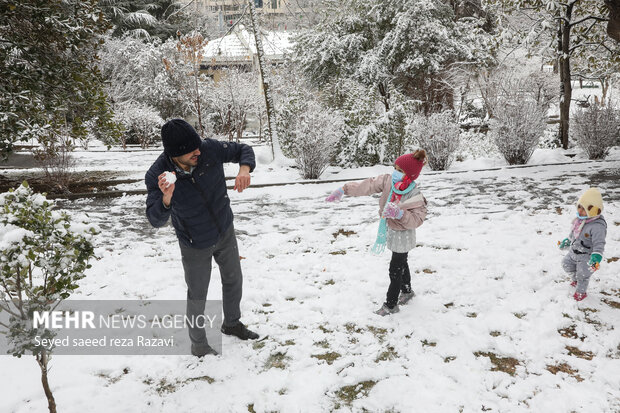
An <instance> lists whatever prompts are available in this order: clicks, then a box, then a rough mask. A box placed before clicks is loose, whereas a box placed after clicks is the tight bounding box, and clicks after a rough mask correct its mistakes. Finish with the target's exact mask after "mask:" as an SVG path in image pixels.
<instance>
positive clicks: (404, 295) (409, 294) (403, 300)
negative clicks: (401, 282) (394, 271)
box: [398, 285, 415, 305]
mask: <svg viewBox="0 0 620 413" xmlns="http://www.w3.org/2000/svg"><path fill="white" fill-rule="evenodd" d="M413 297H415V293H414V292H413V290H412V289H411V286H410V285H407V286H404V287H403V288H402V290H401V292H400V297H398V305H405V304H407V303H408V302H409V300H411V299H412V298H413Z"/></svg>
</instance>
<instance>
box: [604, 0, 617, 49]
mask: <svg viewBox="0 0 620 413" xmlns="http://www.w3.org/2000/svg"><path fill="white" fill-rule="evenodd" d="M605 5H606V6H607V8H608V9H609V22H608V23H607V34H608V35H609V37H611V38H612V39H614V40H615V41H617V42H620V0H605Z"/></svg>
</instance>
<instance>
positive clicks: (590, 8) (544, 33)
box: [491, 0, 620, 149]
mask: <svg viewBox="0 0 620 413" xmlns="http://www.w3.org/2000/svg"><path fill="white" fill-rule="evenodd" d="M491 3H495V4H496V5H497V7H498V8H500V9H502V10H504V11H507V12H510V13H512V14H519V15H521V16H523V17H522V19H519V21H526V22H527V24H521V26H520V27H518V28H514V27H509V25H507V24H506V25H505V24H504V23H500V24H499V25H500V26H505V28H506V30H504V32H503V33H502V37H503V38H510V37H511V36H512V35H514V34H515V32H516V34H517V35H518V36H517V38H518V39H519V40H520V41H523V42H524V44H525V45H526V46H527V47H528V48H529V49H530V50H531V52H532V53H539V54H542V55H550V56H552V60H555V62H556V67H557V70H558V73H559V81H560V96H559V102H560V124H559V130H558V140H559V141H560V142H561V143H562V146H563V147H564V148H565V149H567V148H568V143H569V127H570V111H571V102H572V100H573V96H572V90H573V88H572V80H573V69H574V65H573V60H574V59H576V58H578V57H584V56H586V55H588V54H591V51H592V50H596V49H607V50H608V51H609V52H610V54H611V56H612V57H611V58H612V59H614V60H616V59H618V57H617V56H618V51H619V50H620V49H618V45H617V44H615V43H614V42H613V41H612V40H611V39H609V37H607V36H606V35H605V28H606V23H607V21H608V19H607V14H608V10H607V8H606V7H605V4H604V2H602V1H599V0H571V1H568V2H563V1H560V0H497V1H493V0H492V1H491ZM498 15H499V16H500V18H502V16H501V14H498ZM614 49H615V51H614ZM586 60H587V58H586Z"/></svg>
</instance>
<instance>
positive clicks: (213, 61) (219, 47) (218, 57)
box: [200, 25, 293, 82]
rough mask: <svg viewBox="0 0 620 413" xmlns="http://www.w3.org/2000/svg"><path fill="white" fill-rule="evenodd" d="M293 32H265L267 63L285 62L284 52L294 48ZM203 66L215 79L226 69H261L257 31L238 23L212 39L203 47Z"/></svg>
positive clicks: (201, 66) (264, 42) (263, 37)
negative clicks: (223, 34) (255, 38)
mask: <svg viewBox="0 0 620 413" xmlns="http://www.w3.org/2000/svg"><path fill="white" fill-rule="evenodd" d="M292 35H293V34H292V33H291V32H276V31H265V32H263V36H262V40H263V50H264V52H265V61H266V62H267V64H269V65H272V66H277V65H279V64H282V63H283V62H284V58H285V55H286V54H287V53H289V52H290V51H291V50H292V48H293V44H292V43H291V37H292ZM200 68H201V70H203V71H205V72H206V73H207V74H208V75H209V76H211V77H212V78H213V80H215V81H216V82H217V81H218V80H219V79H220V75H221V73H222V70H223V69H227V68H238V69H241V70H243V71H250V70H255V71H258V56H257V54H256V43H255V40H254V34H253V33H252V32H251V31H248V30H246V29H245V27H244V26H243V25H237V26H235V28H234V29H233V30H232V31H231V33H229V34H227V35H226V36H223V37H220V38H218V39H213V40H210V41H209V43H208V44H207V46H206V47H205V49H204V53H203V58H202V63H201V65H200Z"/></svg>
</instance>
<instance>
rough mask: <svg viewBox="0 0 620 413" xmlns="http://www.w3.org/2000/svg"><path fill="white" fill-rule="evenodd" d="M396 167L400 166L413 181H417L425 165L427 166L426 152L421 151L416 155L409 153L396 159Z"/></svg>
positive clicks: (416, 152)
mask: <svg viewBox="0 0 620 413" xmlns="http://www.w3.org/2000/svg"><path fill="white" fill-rule="evenodd" d="M394 164H395V165H398V167H399V168H400V169H402V170H403V172H405V175H407V176H408V177H409V178H411V180H413V181H415V180H416V179H418V176H420V171H421V170H422V167H423V166H424V164H426V151H425V150H424V149H420V150H419V151H415V152H414V153H407V154H405V155H402V156H399V157H398V158H396V162H394Z"/></svg>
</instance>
